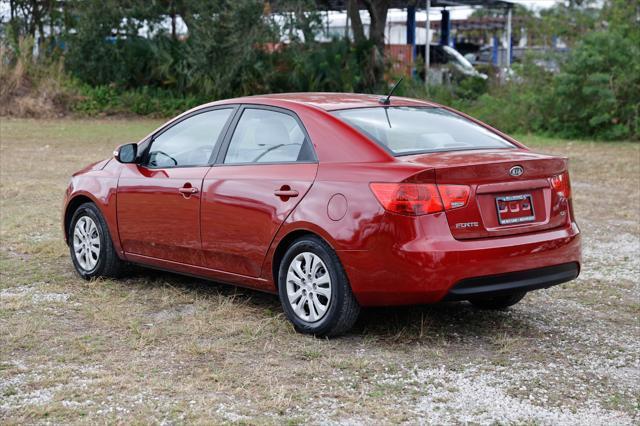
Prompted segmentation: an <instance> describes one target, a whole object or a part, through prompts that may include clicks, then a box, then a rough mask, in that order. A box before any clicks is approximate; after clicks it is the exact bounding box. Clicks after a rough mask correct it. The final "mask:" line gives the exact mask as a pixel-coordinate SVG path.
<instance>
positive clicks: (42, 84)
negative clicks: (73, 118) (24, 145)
mask: <svg viewBox="0 0 640 426" xmlns="http://www.w3.org/2000/svg"><path fill="white" fill-rule="evenodd" d="M7 41H8V40H2V42H0V81H2V84H0V115H15V116H22V117H24V116H27V117H30V116H55V115H59V114H63V113H64V112H65V111H66V110H67V109H68V107H69V105H70V104H72V103H73V100H74V97H75V95H76V93H75V89H74V87H73V84H72V82H71V80H70V79H69V78H68V76H67V75H66V73H65V72H64V67H63V63H62V61H61V60H59V59H53V58H49V57H36V56H34V55H33V54H32V52H33V45H34V42H33V38H31V37H27V38H23V39H21V40H20V41H19V42H18V43H8V42H7Z"/></svg>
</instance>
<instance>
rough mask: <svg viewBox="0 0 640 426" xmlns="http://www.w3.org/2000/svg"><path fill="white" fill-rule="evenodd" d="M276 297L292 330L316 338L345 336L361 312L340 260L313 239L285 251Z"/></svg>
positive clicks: (300, 240)
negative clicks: (278, 298)
mask: <svg viewBox="0 0 640 426" xmlns="http://www.w3.org/2000/svg"><path fill="white" fill-rule="evenodd" d="M312 274H313V275H312ZM278 294H279V296H280V302H281V303H282V308H283V309H284V312H285V314H286V316H287V318H288V319H289V320H290V321H291V322H292V323H293V326H294V328H295V329H296V330H297V331H298V332H300V333H304V334H312V335H314V336H316V337H334V336H338V335H341V334H344V333H346V332H347V331H348V330H350V329H351V327H352V326H353V324H354V323H355V322H356V320H357V319H358V315H359V313H360V305H359V304H358V302H357V301H356V298H355V297H354V296H353V293H352V291H351V286H350V285H349V280H348V279H347V275H346V273H345V272H344V269H343V268H342V264H341V263H340V259H338V256H337V255H336V253H335V252H334V251H333V250H332V249H331V247H329V245H328V244H327V243H325V242H324V241H323V240H322V239H320V238H318V237H314V236H306V237H302V238H300V239H298V240H296V241H294V242H293V244H292V245H291V246H290V247H289V248H288V249H287V252H286V253H285V255H284V257H283V258H282V261H281V262H280V268H279V271H278ZM290 294H291V297H290ZM298 294H299V297H298V296H297V295H298ZM323 306H324V307H325V310H324V312H323V311H322V308H323ZM314 314H315V315H314Z"/></svg>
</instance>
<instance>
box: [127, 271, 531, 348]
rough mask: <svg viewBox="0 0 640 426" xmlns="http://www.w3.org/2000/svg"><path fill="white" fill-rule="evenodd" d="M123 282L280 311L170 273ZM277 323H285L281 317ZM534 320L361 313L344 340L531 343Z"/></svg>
mask: <svg viewBox="0 0 640 426" xmlns="http://www.w3.org/2000/svg"><path fill="white" fill-rule="evenodd" d="M126 281H127V285H140V286H150V287H157V286H161V285H163V286H171V287H172V288H175V289H178V290H180V291H182V292H186V293H188V294H189V293H192V294H193V295H195V296H198V297H212V296H216V297H225V298H229V299H230V300H231V299H232V302H233V303H238V304H239V305H240V304H241V305H244V306H249V307H251V308H253V310H254V311H255V314H256V315H264V316H265V318H267V317H268V316H273V314H274V313H280V312H282V307H281V305H280V301H279V299H278V297H277V296H276V295H274V294H269V293H264V292H261V291H257V290H252V289H247V288H242V287H238V286H234V285H229V284H223V283H219V282H214V281H208V280H204V279H199V278H193V277H188V276H183V275H179V274H174V273H171V272H164V271H158V270H153V269H146V268H142V267H134V268H132V269H131V271H130V272H129V274H128V275H127V278H126ZM281 320H282V321H287V320H286V317H285V316H284V315H282V316H281ZM537 321H538V319H537V318H534V317H533V316H532V314H531V313H530V311H525V310H522V309H521V308H520V307H519V306H514V307H512V308H510V309H507V310H503V311H495V310H493V311H492V310H482V309H477V308H475V307H473V306H472V305H471V304H470V303H468V302H442V303H436V304H432V305H415V306H397V307H382V308H366V309H363V310H362V312H361V313H360V317H359V319H358V321H357V322H356V324H355V325H354V327H353V329H352V330H351V331H350V332H349V333H347V336H348V337H349V338H351V339H352V338H356V339H357V338H368V339H370V338H374V339H380V340H385V341H392V342H413V341H434V340H439V341H442V340H444V341H448V342H454V341H455V342H462V341H469V340H474V339H475V340H477V339H494V338H501V339H505V338H507V339H508V338H531V337H539V336H540V335H541V332H540V330H539V328H538V327H537V326H536V322H537ZM445 343H446V342H445Z"/></svg>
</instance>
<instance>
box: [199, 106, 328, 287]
mask: <svg viewBox="0 0 640 426" xmlns="http://www.w3.org/2000/svg"><path fill="white" fill-rule="evenodd" d="M238 117H239V118H236V120H235V121H236V122H237V125H235V130H234V132H233V135H232V137H231V140H230V141H229V143H228V147H226V148H223V149H222V150H223V151H224V150H226V153H224V152H221V154H220V158H221V159H222V160H221V161H219V163H220V164H217V165H216V166H214V167H212V168H211V170H210V171H209V173H208V174H207V176H206V177H205V179H204V183H203V186H202V218H201V223H202V248H203V255H204V261H205V266H207V267H209V268H212V269H216V270H220V271H225V272H231V273H235V274H240V275H245V276H250V277H258V276H260V273H261V269H262V263H263V261H264V258H265V255H266V253H267V250H268V249H269V246H270V244H271V241H272V240H273V238H274V236H275V234H276V232H277V231H278V228H279V227H280V225H281V224H282V222H283V221H284V220H285V219H286V218H287V216H288V215H289V213H291V211H292V210H293V209H294V208H295V206H296V205H297V204H298V203H299V202H300V200H301V199H302V198H303V197H304V195H305V194H306V193H307V191H308V190H309V188H310V187H311V185H312V183H313V180H314V178H315V176H316V171H317V162H316V159H315V155H314V152H313V148H312V146H311V142H310V140H309V138H308V136H307V134H306V132H305V130H304V127H303V126H302V124H301V123H300V122H299V120H298V119H297V117H296V116H295V115H293V114H292V113H290V112H288V111H286V110H278V109H273V108H260V107H245V108H244V109H243V110H242V111H240V114H238ZM232 127H233V125H232Z"/></svg>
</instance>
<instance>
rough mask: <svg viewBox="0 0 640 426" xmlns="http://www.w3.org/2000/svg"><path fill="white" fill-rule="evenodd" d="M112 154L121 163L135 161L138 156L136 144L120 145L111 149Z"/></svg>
mask: <svg viewBox="0 0 640 426" xmlns="http://www.w3.org/2000/svg"><path fill="white" fill-rule="evenodd" d="M113 156H114V157H115V158H116V160H118V161H119V162H121V163H135V162H136V160H137V157H138V144H135V143H128V144H125V145H120V146H119V147H117V148H116V150H115V151H113Z"/></svg>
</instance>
